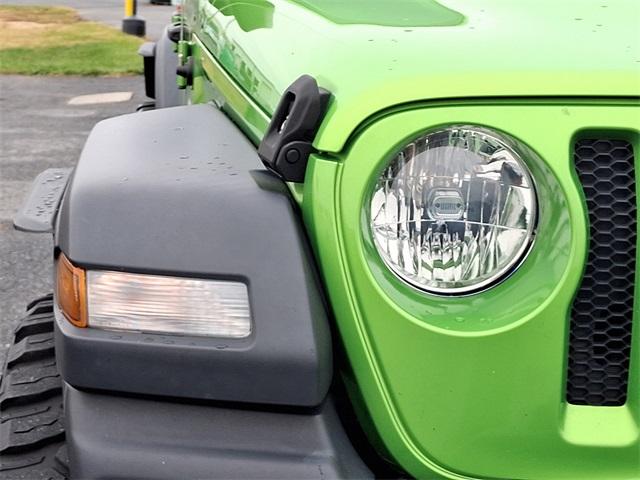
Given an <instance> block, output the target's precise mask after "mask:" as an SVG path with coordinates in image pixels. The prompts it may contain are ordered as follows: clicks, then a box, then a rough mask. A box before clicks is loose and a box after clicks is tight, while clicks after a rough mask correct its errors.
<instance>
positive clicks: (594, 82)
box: [196, 0, 640, 152]
mask: <svg viewBox="0 0 640 480" xmlns="http://www.w3.org/2000/svg"><path fill="white" fill-rule="evenodd" d="M212 3H213V5H211V4H210V3H209V2H201V4H200V8H201V9H202V10H203V12H202V13H203V14H204V16H205V17H208V21H206V22H204V24H203V27H202V30H201V31H199V32H196V34H197V35H198V36H199V37H200V38H201V40H202V41H203V42H204V43H205V44H206V45H207V46H208V47H209V48H210V49H211V50H212V52H213V53H214V55H215V56H216V57H217V58H218V61H220V62H221V63H222V64H223V66H224V67H225V69H226V70H227V72H228V73H229V74H231V75H232V76H233V77H234V78H235V80H236V81H237V82H239V83H240V84H241V86H242V87H243V88H244V89H245V90H246V91H247V93H249V94H250V95H251V96H252V98H253V99H254V101H255V102H256V103H257V104H258V105H259V106H260V107H262V109H263V110H264V111H265V112H266V113H267V114H269V115H270V114H271V113H272V112H273V110H274V108H275V106H276V104H277V102H278V100H279V98H280V95H281V93H282V92H283V90H284V89H285V88H286V87H287V86H288V85H289V84H290V83H291V82H292V81H293V80H295V79H296V78H297V77H299V76H300V75H301V74H304V73H307V74H310V75H313V76H314V77H316V78H317V79H318V82H319V83H320V85H321V86H323V87H325V88H327V89H328V90H330V91H331V92H332V93H333V95H334V97H335V102H333V104H332V105H331V107H330V110H329V113H328V115H327V117H326V119H325V122H324V125H323V128H322V129H321V131H320V133H319V135H318V137H317V138H316V146H317V147H318V148H319V149H320V150H324V151H329V152H336V151H340V150H341V149H342V147H343V146H344V144H345V142H346V140H347V138H348V137H349V135H350V134H351V132H353V131H354V129H355V128H356V127H357V126H358V125H359V124H360V123H362V122H363V121H364V120H365V119H367V118H368V117H370V116H371V115H373V114H375V113H376V112H379V111H381V110H384V109H387V108H390V107H394V106H397V105H401V104H406V103H409V102H419V101H427V100H437V99H458V98H482V97H637V96H640V42H639V41H638V32H637V29H638V25H639V24H640V7H639V5H638V3H637V1H636V0H618V1H616V2H608V1H606V0H601V1H597V2H593V1H591V2H587V1H584V0H566V1H561V2H559V1H557V0H530V1H524V0H522V1H517V2H509V1H505V0H442V1H441V2H439V3H438V2H435V1H434V0H394V1H383V0H350V1H348V2H346V1H338V0H289V1H287V0H271V1H266V0H249V1H247V0H245V1H243V2H235V1H232V0H215V1H213V2H212Z"/></svg>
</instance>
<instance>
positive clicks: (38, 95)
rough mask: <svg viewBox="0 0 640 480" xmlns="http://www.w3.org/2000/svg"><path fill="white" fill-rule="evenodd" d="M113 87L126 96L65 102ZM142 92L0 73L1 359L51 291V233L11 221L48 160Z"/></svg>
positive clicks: (74, 152)
mask: <svg viewBox="0 0 640 480" xmlns="http://www.w3.org/2000/svg"><path fill="white" fill-rule="evenodd" d="M38 3H43V0H40V1H39V2H38ZM112 92H131V93H132V97H131V99H130V100H128V101H124V102H117V103H98V104H87V105H69V104H68V102H69V101H70V100H71V99H72V98H74V97H76V96H79V95H88V94H104V93H112ZM121 97H128V95H121ZM145 100H147V99H146V97H145V95H144V81H143V79H142V77H139V76H136V77H122V78H91V77H24V76H14V75H7V76H0V364H1V362H2V361H3V360H4V356H5V353H6V348H7V347H8V344H9V341H10V339H11V334H12V332H13V329H14V328H15V325H16V323H17V320H18V319H19V318H20V317H21V316H22V315H23V314H24V309H25V306H26V305H27V303H28V302H29V301H31V300H32V299H34V298H36V297H37V296H40V295H44V294H46V293H49V292H51V291H52V268H51V267H52V257H51V254H52V241H51V236H50V235H36V234H27V233H22V232H17V231H15V230H13V227H12V218H13V215H14V213H15V211H16V210H17V208H18V207H19V206H20V204H21V203H22V201H23V199H24V198H25V196H26V195H27V194H28V191H29V188H30V186H31V182H32V180H33V178H34V177H35V176H36V175H37V174H38V173H40V172H41V171H43V170H45V169H47V168H50V167H72V166H74V165H75V163H76V162H77V160H78V157H79V155H80V151H81V150H82V146H83V144H84V142H85V140H86V138H87V135H88V134H89V132H90V130H91V128H92V127H93V126H94V125H95V124H96V123H97V122H99V121H100V120H103V119H105V118H109V117H113V116H116V115H120V114H123V113H130V112H134V111H135V108H136V106H137V105H138V104H140V103H143V102H144V101H145Z"/></svg>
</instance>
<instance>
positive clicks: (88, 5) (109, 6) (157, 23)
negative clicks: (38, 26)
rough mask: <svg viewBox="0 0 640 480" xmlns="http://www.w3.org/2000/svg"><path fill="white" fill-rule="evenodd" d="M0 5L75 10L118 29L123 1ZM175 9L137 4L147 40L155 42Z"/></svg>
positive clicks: (33, 0)
mask: <svg viewBox="0 0 640 480" xmlns="http://www.w3.org/2000/svg"><path fill="white" fill-rule="evenodd" d="M0 5H49V6H63V7H71V8H75V9H76V10H77V11H78V12H79V13H80V16H82V17H83V18H86V19H87V20H92V21H95V22H101V23H105V24H107V25H110V26H112V27H115V28H118V29H120V28H121V26H122V17H123V16H124V0H0ZM175 9H176V7H175V6H171V5H151V3H149V0H145V1H139V2H138V16H140V17H142V18H144V19H145V21H146V24H147V35H146V36H147V38H149V39H151V40H157V39H158V38H159V37H160V35H161V34H162V31H163V30H164V27H165V26H166V25H167V24H168V23H169V21H170V20H171V14H172V13H173V12H174V11H175Z"/></svg>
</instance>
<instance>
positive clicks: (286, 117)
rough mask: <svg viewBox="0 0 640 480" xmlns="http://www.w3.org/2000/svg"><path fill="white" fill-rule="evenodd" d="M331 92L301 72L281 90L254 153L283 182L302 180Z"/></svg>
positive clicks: (313, 150)
mask: <svg viewBox="0 0 640 480" xmlns="http://www.w3.org/2000/svg"><path fill="white" fill-rule="evenodd" d="M330 97H331V93H330V92H329V91H327V90H325V89H323V88H320V87H318V83H317V82H316V80H315V78H313V77H311V76H309V75H302V76H301V77H300V78H298V79H297V80H296V81H295V82H293V83H292V84H291V85H290V86H289V88H287V90H286V91H285V92H284V94H283V95H282V98H281V99H280V102H279V103H278V106H277V107H276V111H275V112H274V114H273V117H272V119H271V123H269V127H268V128H267V132H266V133H265V135H264V137H263V138H262V141H261V142H260V146H259V147H258V155H259V156H260V158H261V159H262V161H263V162H264V164H265V165H266V166H267V168H269V169H270V170H272V171H274V172H275V173H277V174H278V175H279V176H280V177H282V178H283V179H284V180H285V181H287V182H303V181H304V174H305V171H306V169H307V161H308V160H309V155H310V154H311V153H313V152H315V151H316V150H315V149H314V147H313V145H312V143H313V139H314V138H315V136H316V133H317V131H318V128H319V127H320V123H322V119H323V118H324V114H325V112H326V110H327V105H328V103H329V98H330Z"/></svg>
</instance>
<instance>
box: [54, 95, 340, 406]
mask: <svg viewBox="0 0 640 480" xmlns="http://www.w3.org/2000/svg"><path fill="white" fill-rule="evenodd" d="M55 245H56V249H57V252H63V253H64V254H65V255H66V256H67V257H68V258H69V259H70V260H71V261H72V262H73V263H74V264H76V265H78V266H81V267H83V268H86V269H103V270H104V269H106V270H117V271H129V272H135V273H149V274H156V275H172V276H187V277H197V278H213V279H234V280H240V281H243V282H245V283H246V284H247V286H248V289H249V298H250V304H251V311H252V321H253V322H254V330H253V332H252V334H251V336H250V337H248V338H246V339H220V338H207V337H186V336H169V335H149V334H145V333H136V332H117V334H114V332H109V331H105V330H99V329H93V328H76V327H74V326H72V325H71V324H69V323H68V322H67V321H66V320H64V319H63V317H62V316H61V315H60V312H57V314H56V349H57V356H58V363H59V367H60V370H61V374H62V376H63V378H64V380H65V381H66V382H67V383H69V384H71V385H73V386H75V387H78V388H91V389H106V390H113V391H122V392H131V393H139V394H151V395H165V396H171V397H188V398H196V399H208V400H220V401H230V402H249V403H259V404H279V405H294V406H317V405H319V404H320V403H321V402H322V400H323V399H324V397H325V396H326V394H327V392H328V389H329V385H330V383H331V378H332V346H331V335H330V329H329V322H328V318H327V309H326V305H325V303H324V301H323V295H322V291H321V285H320V282H319V281H318V277H317V275H316V270H315V266H314V260H313V256H312V254H311V252H310V249H309V246H308V243H307V239H306V235H305V231H304V228H303V226H302V224H301V220H300V218H299V215H298V211H297V208H296V206H295V205H294V204H293V203H292V201H291V198H290V196H289V193H288V190H287V188H286V185H285V184H284V183H283V182H282V181H281V180H279V179H278V178H277V177H275V176H274V175H273V174H271V173H269V172H268V171H266V170H265V169H264V167H263V166H262V164H261V162H260V159H259V158H258V155H257V153H256V150H255V147H254V146H253V145H252V144H251V143H250V142H249V141H248V140H247V139H246V137H245V136H244V135H243V134H242V133H241V132H240V131H239V130H238V128H237V127H236V126H235V125H234V124H233V123H232V122H231V121H230V120H229V119H228V118H227V117H226V116H225V115H224V114H223V113H222V112H220V111H219V110H218V109H217V108H215V107H214V106H212V105H209V104H207V105H190V106H184V107H175V108H167V109H161V110H152V111H147V112H141V113H135V114H131V115H124V116H121V117H116V118H112V119H108V120H105V121H102V122H100V123H99V124H98V125H97V126H96V127H95V128H94V129H93V131H92V133H91V134H90V136H89V139H88V140H87V143H86V145H85V147H84V150H83V152H82V155H81V158H80V161H79V163H78V165H77V167H76V169H75V171H74V173H73V176H72V178H71V180H70V183H69V185H68V187H67V190H66V192H65V195H64V197H63V200H62V204H61V208H60V213H59V215H58V219H57V228H56V234H55Z"/></svg>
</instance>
